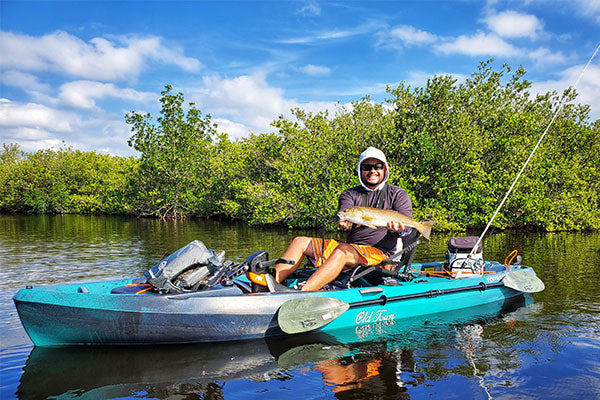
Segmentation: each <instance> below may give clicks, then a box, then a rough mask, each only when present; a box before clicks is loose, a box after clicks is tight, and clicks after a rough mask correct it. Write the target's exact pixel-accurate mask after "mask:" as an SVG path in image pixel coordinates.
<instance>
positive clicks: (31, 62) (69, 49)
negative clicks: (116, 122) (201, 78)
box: [0, 31, 202, 81]
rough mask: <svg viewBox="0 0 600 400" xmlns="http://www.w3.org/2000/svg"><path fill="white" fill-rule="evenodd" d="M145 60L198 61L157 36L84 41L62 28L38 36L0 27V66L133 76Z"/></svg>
mask: <svg viewBox="0 0 600 400" xmlns="http://www.w3.org/2000/svg"><path fill="white" fill-rule="evenodd" d="M149 61H157V62H162V63H165V64H171V65H175V66H178V67H180V68H182V69H184V70H186V71H197V70H199V69H200V68H201V66H202V65H201V63H200V62H199V61H198V60H196V59H194V58H190V57H185V56H184V55H183V51H182V50H181V49H179V48H176V47H175V48H173V47H171V46H168V45H166V44H164V43H163V40H162V39H161V38H159V37H123V36H116V37H113V38H111V39H110V40H109V39H106V38H99V37H97V38H93V39H91V40H90V41H89V42H84V41H83V40H81V39H79V38H78V37H75V36H72V35H70V34H68V33H66V32H64V31H56V32H53V33H51V34H47V35H43V36H40V37H35V36H28V35H22V34H16V33H10V32H4V31H0V67H3V68H6V69H15V70H25V71H53V72H59V73H62V74H66V75H69V76H75V77H81V78H86V79H97V80H105V81H106V80H108V81H113V80H125V79H136V78H137V77H138V75H139V74H140V72H141V71H142V70H143V69H144V68H145V67H146V65H147V63H148V62H149Z"/></svg>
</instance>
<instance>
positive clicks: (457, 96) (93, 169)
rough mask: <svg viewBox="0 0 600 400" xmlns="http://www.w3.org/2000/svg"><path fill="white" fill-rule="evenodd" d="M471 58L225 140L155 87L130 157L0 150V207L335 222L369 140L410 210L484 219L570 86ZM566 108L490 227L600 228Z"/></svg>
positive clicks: (593, 156)
mask: <svg viewBox="0 0 600 400" xmlns="http://www.w3.org/2000/svg"><path fill="white" fill-rule="evenodd" d="M510 73H511V69H510V68H509V67H508V66H503V67H502V68H501V69H500V70H495V69H494V68H493V61H492V60H490V61H487V62H484V63H481V64H480V65H479V67H478V69H477V71H476V72H475V73H473V74H472V75H471V77H470V78H469V79H467V80H466V81H465V82H463V83H459V82H457V80H456V79H454V78H452V77H450V76H435V77H433V78H431V79H429V80H428V81H427V84H426V85H425V86H424V87H417V88H411V87H410V86H407V85H405V84H404V83H401V84H400V85H399V86H398V87H397V88H388V94H389V96H390V98H389V99H388V100H387V104H383V105H382V104H375V103H373V102H371V101H370V99H369V98H363V99H361V100H359V101H355V102H353V103H352V104H351V106H350V107H342V106H339V107H338V108H337V110H336V111H335V113H334V115H329V114H328V113H327V112H318V113H309V112H306V111H304V110H301V109H295V110H292V113H293V119H292V120H288V119H287V118H284V117H279V118H278V119H276V120H275V121H273V123H272V125H273V127H275V128H276V132H275V133H263V134H253V135H251V136H250V137H247V138H244V139H240V140H238V141H231V140H230V139H229V137H228V136H227V135H226V134H217V133H216V130H215V126H214V125H212V124H211V117H210V115H206V116H203V115H202V113H201V112H200V111H199V110H198V109H197V108H196V107H195V105H194V104H193V103H190V104H189V105H188V107H187V111H184V106H183V104H184V96H183V94H182V93H178V94H173V93H171V91H172V88H171V87H170V86H166V87H165V90H164V91H163V92H162V98H161V105H162V110H161V113H160V114H161V115H160V117H159V118H158V119H157V120H156V121H154V120H153V119H152V116H151V115H149V114H140V113H136V112H131V113H128V114H127V115H126V122H127V123H128V124H129V125H130V127H131V132H132V136H131V138H130V140H129V145H130V146H132V147H133V148H134V149H136V150H137V151H139V152H140V154H141V156H140V158H139V159H134V158H120V157H110V156H106V155H98V154H95V153H82V152H79V151H73V150H70V149H64V150H59V151H50V150H42V151H38V152H35V153H23V152H21V151H20V150H19V148H18V147H17V146H15V145H4V148H3V150H2V152H0V211H25V212H40V213H60V212H76V213H131V214H136V215H152V216H159V217H176V218H179V217H185V216H212V217H220V218H228V219H234V220H242V221H246V222H248V223H251V224H279V225H284V226H288V227H319V226H322V225H327V226H329V227H333V226H334V225H335V222H334V221H335V220H334V212H335V211H336V209H337V198H338V195H339V193H340V192H341V191H342V190H344V189H346V188H348V187H351V186H355V185H357V184H358V179H357V177H356V167H357V165H356V164H357V161H358V157H359V155H360V153H361V152H362V151H363V150H364V149H365V148H366V147H368V146H375V147H378V148H380V149H381V150H383V151H384V152H385V153H386V155H387V157H388V162H389V164H390V182H391V183H393V184H397V185H399V186H401V187H403V188H405V189H406V190H407V191H408V193H409V194H410V195H411V198H412V199H413V206H414V218H415V219H417V220H425V219H430V220H434V221H436V222H437V225H436V229H437V230H465V229H468V228H481V227H483V226H484V225H485V224H486V223H487V222H488V221H489V219H490V218H491V216H492V214H493V213H494V210H495V209H496V207H497V206H498V204H499V203H500V201H501V199H502V198H503V197H504V195H505V194H506V192H507V190H508V189H509V187H510V185H511V183H512V182H513V180H514V179H515V177H516V176H517V173H518V172H519V170H520V169H521V166H522V165H523V163H524V162H525V160H526V159H527V157H528V156H529V154H530V152H531V151H532V149H533V148H534V146H535V144H536V143H537V141H538V139H539V138H540V136H541V135H542V133H543V132H544V130H545V129H546V127H547V126H548V124H549V123H550V120H551V119H552V116H553V115H554V112H555V111H556V110H557V107H558V106H559V104H561V102H563V101H564V102H566V103H569V102H570V101H572V100H574V99H575V98H576V93H575V92H574V91H572V90H567V91H565V92H564V93H562V94H560V95H559V94H558V93H555V92H550V93H546V94H544V95H540V96H537V97H535V98H533V97H531V96H530V95H529V93H528V89H529V87H530V86H531V84H530V82H528V81H526V80H524V79H523V78H524V75H525V71H524V70H523V69H522V68H518V69H517V70H516V71H514V73H513V74H512V75H510V76H509V74H510ZM588 120H589V106H586V105H573V104H567V105H566V106H565V107H564V108H563V109H562V111H561V112H560V114H559V115H558V117H557V118H556V120H555V121H554V123H553V125H552V126H551V129H550V130H549V131H548V133H547V136H546V138H545V140H544V141H543V142H542V144H541V146H540V147H539V148H538V149H537V152H536V154H535V156H534V157H533V158H532V160H531V162H530V163H529V165H528V167H527V168H526V169H525V170H524V172H523V175H522V176H521V178H520V180H519V182H518V184H517V185H516V187H515V190H514V192H513V193H512V194H511V196H510V197H509V198H508V201H507V202H506V204H505V205H504V207H503V208H502V210H501V212H500V214H499V215H498V216H497V217H496V219H495V222H494V226H495V227H498V228H505V227H519V228H523V227H526V228H533V229H541V230H550V231H556V230H586V229H600V195H599V193H600V180H599V179H597V177H598V176H600V171H599V169H600V163H599V162H598V161H599V157H598V154H600V121H595V122H594V123H589V122H588Z"/></svg>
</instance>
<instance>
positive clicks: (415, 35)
mask: <svg viewBox="0 0 600 400" xmlns="http://www.w3.org/2000/svg"><path fill="white" fill-rule="evenodd" d="M389 36H390V39H391V40H400V41H401V42H402V43H403V44H404V45H405V46H411V45H416V46H420V45H424V44H430V43H434V42H435V41H436V40H437V36H436V35H434V34H431V33H429V32H426V31H422V30H420V29H416V28H415V27H412V26H408V25H402V26H398V27H396V28H394V29H392V30H391V31H390V32H389Z"/></svg>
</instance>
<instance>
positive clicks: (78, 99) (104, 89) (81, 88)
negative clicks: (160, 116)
mask: <svg viewBox="0 0 600 400" xmlns="http://www.w3.org/2000/svg"><path fill="white" fill-rule="evenodd" d="M105 97H113V98H118V99H123V100H129V101H135V102H149V101H153V100H158V96H157V95H156V94H154V93H145V92H139V91H137V90H134V89H130V88H126V89H121V88H118V87H116V86H115V85H113V84H112V83H101V82H92V81H75V82H69V83H65V84H64V85H62V86H61V87H60V94H59V98H60V100H61V101H62V102H63V103H64V104H66V105H68V106H70V107H76V108H94V107H96V102H95V101H94V100H95V99H102V98H105Z"/></svg>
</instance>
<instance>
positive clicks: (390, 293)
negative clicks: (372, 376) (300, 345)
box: [13, 263, 534, 346]
mask: <svg viewBox="0 0 600 400" xmlns="http://www.w3.org/2000/svg"><path fill="white" fill-rule="evenodd" d="M429 265H430V264H429ZM414 268H418V265H416V264H413V269H414ZM491 268H496V270H497V272H496V273H491V274H486V275H484V276H481V277H471V278H464V279H448V278H439V277H423V278H418V279H415V280H413V281H412V282H406V283H404V282H401V283H400V284H399V285H394V286H386V285H379V286H373V287H366V288H352V289H342V290H331V291H319V292H306V293H305V292H299V291H295V292H284V293H244V292H243V291H242V290H241V289H240V288H239V287H238V286H236V285H234V286H222V285H218V286H216V287H215V288H212V289H209V290H205V291H198V292H188V293H182V294H175V295H170V294H156V293H151V292H146V293H143V294H113V293H111V291H113V290H114V289H115V288H118V287H122V286H125V285H126V284H127V283H130V282H132V280H131V279H128V280H113V281H104V282H91V283H85V284H65V285H53V286H39V287H33V288H25V289H21V290H20V291H19V292H18V293H17V294H16V295H15V296H14V298H13V300H14V302H15V305H16V308H17V311H18V314H19V317H20V319H21V322H22V324H23V326H24V328H25V330H26V332H27V334H28V335H29V337H30V338H31V340H32V342H33V343H34V344H35V345H36V346H64V345H89V344H94V345H96V344H161V343H200V342H221V341H235V340H247V339H257V338H265V337H276V336H283V335H287V334H286V333H284V332H283V331H282V330H281V329H280V328H279V325H278V322H277V311H278V309H279V308H280V307H281V305H282V304H283V303H285V302H286V301H288V300H291V299H297V298H300V297H310V296H321V297H331V298H336V299H339V300H343V301H345V302H347V303H349V304H350V305H351V306H350V308H349V309H348V311H346V312H344V313H343V314H342V315H341V316H339V317H338V318H336V319H335V320H333V321H332V322H331V323H329V324H328V325H325V326H323V327H322V328H320V329H319V331H323V332H325V333H328V334H331V333H332V332H336V331H344V330H346V331H347V330H349V329H351V330H353V331H354V332H356V335H357V336H358V337H360V332H362V331H365V330H369V329H370V328H366V327H368V326H371V327H372V326H378V327H385V326H392V325H394V324H396V323H398V321H400V320H403V319H410V318H415V317H423V316H427V315H430V314H431V315H434V314H438V313H447V312H457V313H459V312H460V311H461V310H464V309H467V308H472V307H477V306H486V305H496V306H498V307H501V306H502V304H503V303H504V302H506V301H507V300H509V299H512V298H515V297H517V296H521V295H522V293H521V292H519V291H517V290H514V289H510V288H508V287H505V286H504V285H502V284H501V279H502V277H503V276H504V273H505V271H504V267H503V266H501V265H500V264H497V263H496V264H494V265H490V266H489V267H488V270H489V269H491ZM523 269H527V270H529V271H530V272H531V273H534V272H533V270H531V269H530V268H525V267H523Z"/></svg>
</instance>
